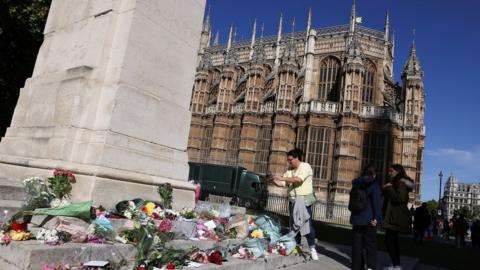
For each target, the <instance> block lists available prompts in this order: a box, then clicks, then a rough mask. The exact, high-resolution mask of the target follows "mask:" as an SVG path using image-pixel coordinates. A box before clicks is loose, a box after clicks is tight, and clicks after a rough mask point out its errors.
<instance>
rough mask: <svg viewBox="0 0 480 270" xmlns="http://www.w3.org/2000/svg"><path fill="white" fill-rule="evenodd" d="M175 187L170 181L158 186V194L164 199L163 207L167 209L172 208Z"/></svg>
mask: <svg viewBox="0 0 480 270" xmlns="http://www.w3.org/2000/svg"><path fill="white" fill-rule="evenodd" d="M172 193H173V188H172V185H171V184H170V183H165V184H160V185H159V186H158V194H160V197H161V198H162V200H163V207H164V208H166V209H172V201H173V196H172Z"/></svg>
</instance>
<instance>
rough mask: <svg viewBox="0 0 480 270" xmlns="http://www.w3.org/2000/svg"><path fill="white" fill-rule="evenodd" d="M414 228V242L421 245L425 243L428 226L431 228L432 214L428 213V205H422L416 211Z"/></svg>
mask: <svg viewBox="0 0 480 270" xmlns="http://www.w3.org/2000/svg"><path fill="white" fill-rule="evenodd" d="M413 226H414V237H413V242H414V243H418V244H420V245H421V244H422V243H423V238H424V236H425V231H426V230H427V228H428V226H430V213H428V208H427V203H422V205H421V206H419V207H417V209H415V217H414V221H413Z"/></svg>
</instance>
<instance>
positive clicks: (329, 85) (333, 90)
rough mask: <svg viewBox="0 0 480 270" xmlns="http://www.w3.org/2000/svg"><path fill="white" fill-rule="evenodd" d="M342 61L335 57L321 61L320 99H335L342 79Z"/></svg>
mask: <svg viewBox="0 0 480 270" xmlns="http://www.w3.org/2000/svg"><path fill="white" fill-rule="evenodd" d="M340 67H341V63H340V61H339V60H338V59H337V58H335V57H332V56H330V57H327V58H326V59H324V60H323V61H322V62H321V63H320V87H319V89H318V99H320V100H335V99H336V97H337V92H338V82H339V81H340V80H339V78H340Z"/></svg>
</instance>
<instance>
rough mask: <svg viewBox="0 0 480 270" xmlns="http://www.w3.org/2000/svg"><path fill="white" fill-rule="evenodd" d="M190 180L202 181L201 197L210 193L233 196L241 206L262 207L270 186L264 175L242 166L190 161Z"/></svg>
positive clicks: (203, 197) (234, 200) (233, 199)
mask: <svg viewBox="0 0 480 270" xmlns="http://www.w3.org/2000/svg"><path fill="white" fill-rule="evenodd" d="M188 164H189V165H190V171H189V175H188V179H189V180H193V181H194V182H195V183H200V185H201V192H200V199H205V198H206V197H207V196H208V195H209V194H212V195H218V196H225V197H231V198H232V201H233V202H235V204H237V205H239V206H245V207H247V208H256V209H262V208H264V207H265V205H266V203H267V197H268V187H267V184H266V182H265V179H264V177H262V176H260V175H258V174H256V173H253V172H250V171H248V170H247V169H245V168H243V167H240V166H228V165H217V164H207V163H195V162H189V163H188Z"/></svg>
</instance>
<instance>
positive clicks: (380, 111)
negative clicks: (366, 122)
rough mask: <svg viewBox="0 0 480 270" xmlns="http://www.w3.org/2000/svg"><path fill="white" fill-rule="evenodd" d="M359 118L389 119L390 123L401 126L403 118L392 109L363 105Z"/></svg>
mask: <svg viewBox="0 0 480 270" xmlns="http://www.w3.org/2000/svg"><path fill="white" fill-rule="evenodd" d="M360 116H362V117H364V118H377V119H390V120H391V121H392V122H394V123H397V124H401V123H402V121H403V117H402V115H401V114H398V113H396V112H394V111H392V109H390V108H388V107H383V106H374V105H363V106H362V112H361V113H360Z"/></svg>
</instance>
